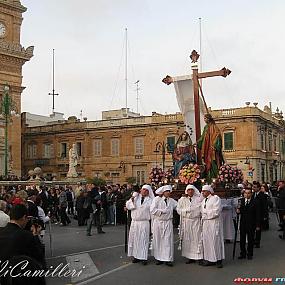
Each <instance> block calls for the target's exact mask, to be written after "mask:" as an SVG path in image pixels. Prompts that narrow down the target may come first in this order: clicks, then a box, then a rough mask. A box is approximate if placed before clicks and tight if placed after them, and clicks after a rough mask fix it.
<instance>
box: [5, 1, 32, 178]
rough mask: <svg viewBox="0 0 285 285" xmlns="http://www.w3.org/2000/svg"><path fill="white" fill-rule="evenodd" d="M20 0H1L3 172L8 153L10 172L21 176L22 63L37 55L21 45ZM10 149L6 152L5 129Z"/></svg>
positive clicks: (22, 9)
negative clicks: (6, 90) (5, 96)
mask: <svg viewBox="0 0 285 285" xmlns="http://www.w3.org/2000/svg"><path fill="white" fill-rule="evenodd" d="M25 11H26V8H25V7H24V6H22V5H21V3H20V0H0V103H1V112H0V113H1V117H0V175H3V174H4V168H5V165H4V162H5V153H6V155H7V169H8V174H14V175H17V176H20V175H21V168H22V165H21V116H20V114H21V94H22V91H23V90H24V87H23V86H22V66H23V65H24V64H25V62H27V61H29V60H30V59H31V57H32V56H33V49H34V48H33V47H32V46H31V47H28V48H24V47H23V46H22V45H21V41H20V36H21V25H22V21H23V17H22V14H23V13H24V12H25ZM4 87H5V88H7V87H8V88H9V91H8V96H9V106H7V102H6V108H5V106H4V100H3V98H4ZM6 125H8V127H7V131H8V132H7V149H6V151H5V129H6Z"/></svg>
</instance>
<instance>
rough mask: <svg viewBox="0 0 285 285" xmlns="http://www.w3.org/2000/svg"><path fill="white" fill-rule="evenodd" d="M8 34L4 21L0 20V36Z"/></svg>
mask: <svg viewBox="0 0 285 285" xmlns="http://www.w3.org/2000/svg"><path fill="white" fill-rule="evenodd" d="M5 35H6V27H5V25H4V24H3V23H1V22H0V38H2V37H4V36H5Z"/></svg>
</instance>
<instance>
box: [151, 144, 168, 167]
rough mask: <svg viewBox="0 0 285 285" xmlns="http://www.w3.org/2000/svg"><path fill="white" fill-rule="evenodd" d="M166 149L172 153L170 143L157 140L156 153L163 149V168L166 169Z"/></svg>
mask: <svg viewBox="0 0 285 285" xmlns="http://www.w3.org/2000/svg"><path fill="white" fill-rule="evenodd" d="M166 149H167V150H168V152H169V153H170V151H169V150H170V148H169V144H168V143H165V142H164V141H163V142H157V143H156V145H155V151H154V152H155V153H156V154H157V153H159V152H160V151H161V154H162V170H163V171H164V166H165V155H166Z"/></svg>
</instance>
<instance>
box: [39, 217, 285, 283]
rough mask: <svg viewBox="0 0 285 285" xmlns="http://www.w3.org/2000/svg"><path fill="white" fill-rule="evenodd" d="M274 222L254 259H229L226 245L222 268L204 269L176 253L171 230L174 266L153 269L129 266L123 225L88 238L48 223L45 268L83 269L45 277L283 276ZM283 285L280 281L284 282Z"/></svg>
mask: <svg viewBox="0 0 285 285" xmlns="http://www.w3.org/2000/svg"><path fill="white" fill-rule="evenodd" d="M277 228H278V227H277V220H276V216H275V214H271V223H270V230H269V231H266V232H263V233H262V241H261V248H259V249H254V257H253V260H246V259H245V260H238V259H237V256H238V255H239V244H237V251H236V259H234V260H233V259H232V250H233V244H225V250H226V259H225V261H224V268H222V269H219V268H216V267H215V266H213V267H212V266H211V267H203V266H199V265H198V264H189V265H188V264H185V259H184V258H183V257H181V252H180V251H178V250H177V247H178V236H177V231H175V240H176V243H175V263H174V266H173V267H168V266H166V265H159V266H158V265H155V262H154V259H153V258H152V257H151V258H150V261H149V264H148V265H146V266H143V265H142V264H140V263H139V264H133V263H131V259H130V258H128V257H127V256H126V254H125V252H124V226H105V227H104V231H105V232H106V234H97V233H96V229H95V228H94V231H93V234H92V236H90V237H89V236H86V228H85V227H78V226H76V221H73V222H72V224H71V225H70V226H67V227H60V226H59V225H52V249H53V250H52V251H53V252H52V256H51V251H50V246H49V237H50V236H49V232H48V230H47V233H46V237H45V240H46V256H47V263H48V267H50V266H54V267H56V266H58V265H59V264H60V263H62V264H64V265H66V264H67V263H69V264H70V269H75V270H77V272H78V271H79V270H81V269H82V267H83V266H84V265H85V268H84V269H83V271H82V274H80V275H79V277H76V278H71V277H61V278H55V277H54V278H52V277H50V278H48V280H47V284H48V285H51V284H53V285H59V284H77V285H84V284H90V285H92V284H96V285H97V284H98V285H112V284H115V285H120V283H123V284H124V285H145V284H151V285H152V284H159V285H160V284H162V283H163V285H168V284H169V285H170V284H171V285H173V284H176V285H178V284H191V285H192V284H193V285H196V284H197V285H207V284H213V285H228V284H229V285H230V284H235V283H234V282H233V280H234V279H235V278H238V277H242V278H246V277H257V278H258V277H259V278H262V277H264V278H265V277H272V278H275V277H285V241H283V240H280V239H279V238H278V234H279V233H280V232H277ZM282 284H283V283H282Z"/></svg>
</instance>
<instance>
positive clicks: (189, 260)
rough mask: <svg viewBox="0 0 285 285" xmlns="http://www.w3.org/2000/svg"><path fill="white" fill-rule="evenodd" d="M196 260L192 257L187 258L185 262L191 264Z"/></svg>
mask: <svg viewBox="0 0 285 285" xmlns="http://www.w3.org/2000/svg"><path fill="white" fill-rule="evenodd" d="M195 261H196V260H194V259H188V260H187V261H186V262H185V263H186V264H191V263H195Z"/></svg>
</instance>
